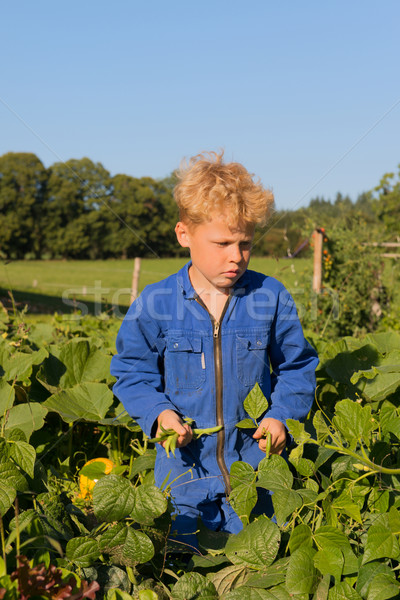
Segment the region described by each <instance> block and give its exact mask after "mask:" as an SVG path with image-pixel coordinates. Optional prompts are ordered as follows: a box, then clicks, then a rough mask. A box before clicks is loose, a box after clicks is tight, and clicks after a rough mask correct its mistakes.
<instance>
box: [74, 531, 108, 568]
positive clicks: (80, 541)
mask: <svg viewBox="0 0 400 600" xmlns="http://www.w3.org/2000/svg"><path fill="white" fill-rule="evenodd" d="M66 556H67V558H68V559H69V560H71V561H72V562H73V563H74V564H75V565H76V566H77V567H90V565H92V564H93V563H94V562H95V561H96V560H97V559H98V558H99V556H100V549H99V545H98V543H97V541H96V540H94V539H93V538H89V537H87V536H81V537H76V538H72V540H69V542H68V543H67V548H66Z"/></svg>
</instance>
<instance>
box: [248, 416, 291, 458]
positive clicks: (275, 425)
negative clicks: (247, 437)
mask: <svg viewBox="0 0 400 600" xmlns="http://www.w3.org/2000/svg"><path fill="white" fill-rule="evenodd" d="M267 431H269V433H270V434H271V449H270V453H271V454H281V453H282V451H283V450H284V448H285V446H286V427H285V426H284V424H283V423H281V421H278V420H277V419H273V418H272V417H267V418H265V419H263V420H262V421H261V423H260V424H259V426H258V429H257V430H256V432H255V434H254V435H253V438H254V439H255V440H260V441H259V442H258V447H259V448H260V450H262V452H265V451H266V446H267V440H266V439H265V433H266V432H267Z"/></svg>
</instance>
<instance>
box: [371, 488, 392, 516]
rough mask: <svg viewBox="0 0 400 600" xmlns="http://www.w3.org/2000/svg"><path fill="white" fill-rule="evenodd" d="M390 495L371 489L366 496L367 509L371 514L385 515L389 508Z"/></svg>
mask: <svg viewBox="0 0 400 600" xmlns="http://www.w3.org/2000/svg"><path fill="white" fill-rule="evenodd" d="M389 501H390V493H389V491H388V490H381V489H380V488H378V487H373V488H372V490H371V492H370V494H369V496H368V508H369V510H370V511H371V512H372V513H385V512H386V511H387V510H388V508H389Z"/></svg>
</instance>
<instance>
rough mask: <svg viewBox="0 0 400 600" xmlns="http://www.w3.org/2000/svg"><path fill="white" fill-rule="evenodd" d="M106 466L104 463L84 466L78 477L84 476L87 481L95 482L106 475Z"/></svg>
mask: <svg viewBox="0 0 400 600" xmlns="http://www.w3.org/2000/svg"><path fill="white" fill-rule="evenodd" d="M105 471H106V464H105V463H104V462H100V461H96V462H91V463H90V464H86V465H84V466H83V467H82V469H81V470H80V471H79V475H84V476H85V477H87V478H88V479H92V480H93V481H94V480H97V479H101V478H102V477H105V475H106V472H105Z"/></svg>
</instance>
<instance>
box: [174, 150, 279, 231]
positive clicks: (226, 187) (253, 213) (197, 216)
mask: <svg viewBox="0 0 400 600" xmlns="http://www.w3.org/2000/svg"><path fill="white" fill-rule="evenodd" d="M223 155H224V153H223V152H220V153H219V154H217V153H216V152H202V153H201V154H197V155H196V156H193V157H192V158H190V159H189V161H187V162H183V163H182V164H181V166H180V168H179V169H178V170H177V171H176V176H177V178H178V183H177V185H176V186H175V189H174V197H175V201H176V203H177V205H178V207H179V218H180V220H181V221H183V222H185V223H187V224H194V225H199V224H200V223H203V222H205V221H210V220H211V218H212V216H213V215H215V213H218V214H222V213H223V214H224V215H226V217H227V224H228V225H229V226H231V225H236V224H237V223H239V222H241V223H244V224H254V225H256V224H259V225H263V224H265V223H266V221H267V220H268V218H269V216H270V213H271V211H272V208H273V204H274V196H273V193H272V192H271V191H270V190H267V189H265V188H264V187H263V186H262V184H261V183H260V181H259V180H257V181H255V180H254V179H253V177H254V175H252V174H250V173H249V172H248V171H247V170H246V169H245V167H244V166H243V165H241V164H240V163H235V162H231V163H224V161H223Z"/></svg>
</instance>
